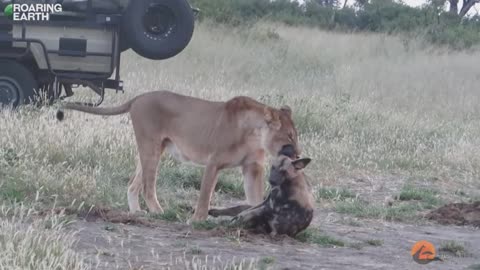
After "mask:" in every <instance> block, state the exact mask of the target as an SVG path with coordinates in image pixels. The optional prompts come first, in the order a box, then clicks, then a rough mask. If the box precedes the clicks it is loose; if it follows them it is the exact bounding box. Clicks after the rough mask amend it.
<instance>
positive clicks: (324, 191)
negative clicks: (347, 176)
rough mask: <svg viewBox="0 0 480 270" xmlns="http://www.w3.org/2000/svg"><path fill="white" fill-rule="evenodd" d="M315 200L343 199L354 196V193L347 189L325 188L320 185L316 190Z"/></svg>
mask: <svg viewBox="0 0 480 270" xmlns="http://www.w3.org/2000/svg"><path fill="white" fill-rule="evenodd" d="M316 197H317V200H321V199H325V200H333V201H344V200H346V199H351V198H355V197H356V194H355V193H353V192H351V191H349V190H348V189H337V188H326V187H321V188H319V189H318V190H317V192H316Z"/></svg>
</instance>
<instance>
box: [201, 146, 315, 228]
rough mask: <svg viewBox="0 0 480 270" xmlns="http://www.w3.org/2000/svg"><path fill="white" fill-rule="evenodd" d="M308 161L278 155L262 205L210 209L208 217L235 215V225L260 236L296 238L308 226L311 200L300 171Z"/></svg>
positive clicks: (305, 181) (312, 201)
mask: <svg viewBox="0 0 480 270" xmlns="http://www.w3.org/2000/svg"><path fill="white" fill-rule="evenodd" d="M310 161H311V159H309V158H302V159H297V160H292V159H290V158H288V157H287V156H283V155H281V156H279V157H278V158H276V160H275V161H274V162H273V165H272V168H271V169H270V177H269V182H270V185H271V187H272V189H271V191H270V193H269V194H268V196H267V198H266V199H265V200H264V201H263V203H261V204H259V205H257V206H255V207H251V206H249V205H240V206H235V207H231V208H226V209H211V210H209V211H208V214H209V215H211V216H214V217H217V216H235V217H234V219H233V220H232V221H233V222H234V223H237V224H240V225H243V226H245V227H246V228H247V229H252V230H254V231H256V232H260V233H269V234H271V235H276V234H286V235H289V236H295V235H296V234H297V233H299V232H301V231H303V230H304V229H306V228H307V227H308V225H310V222H311V221H312V218H313V206H314V199H313V195H312V191H311V187H310V184H309V183H308V182H307V180H306V179H305V175H304V174H303V169H304V168H305V167H306V166H307V165H308V163H310Z"/></svg>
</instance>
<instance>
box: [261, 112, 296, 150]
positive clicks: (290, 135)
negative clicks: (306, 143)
mask: <svg viewBox="0 0 480 270" xmlns="http://www.w3.org/2000/svg"><path fill="white" fill-rule="evenodd" d="M264 115H265V121H266V123H267V129H266V132H265V133H264V136H263V145H264V146H265V148H266V149H267V151H268V152H270V154H271V155H274V156H276V155H285V156H288V157H290V158H297V157H298V156H299V155H300V154H301V150H300V146H299V145H298V134H297V129H296V128H295V124H294V123H293V120H292V110H291V109H290V107H288V106H283V107H281V108H280V109H274V108H270V107H266V108H265V109H264Z"/></svg>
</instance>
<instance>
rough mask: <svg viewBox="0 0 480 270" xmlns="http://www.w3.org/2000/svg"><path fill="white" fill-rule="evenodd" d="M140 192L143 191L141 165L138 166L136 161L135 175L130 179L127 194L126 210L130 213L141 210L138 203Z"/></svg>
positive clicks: (138, 162)
mask: <svg viewBox="0 0 480 270" xmlns="http://www.w3.org/2000/svg"><path fill="white" fill-rule="evenodd" d="M140 191H143V180H142V165H141V164H140V160H137V168H136V169H135V175H134V176H133V177H132V178H131V179H130V182H129V185H128V192H127V198H128V208H129V209H130V212H132V213H135V212H137V211H140V210H141V209H140V203H139V201H138V199H139V195H140Z"/></svg>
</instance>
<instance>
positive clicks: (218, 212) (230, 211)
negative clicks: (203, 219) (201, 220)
mask: <svg viewBox="0 0 480 270" xmlns="http://www.w3.org/2000/svg"><path fill="white" fill-rule="evenodd" d="M251 207H252V206H250V205H238V206H234V207H230V208H224V209H215V208H214V209H210V210H209V211H208V214H209V215H210V216H213V217H219V216H230V217H233V216H236V215H238V214H240V213H241V212H243V211H245V210H247V209H249V208H251Z"/></svg>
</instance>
